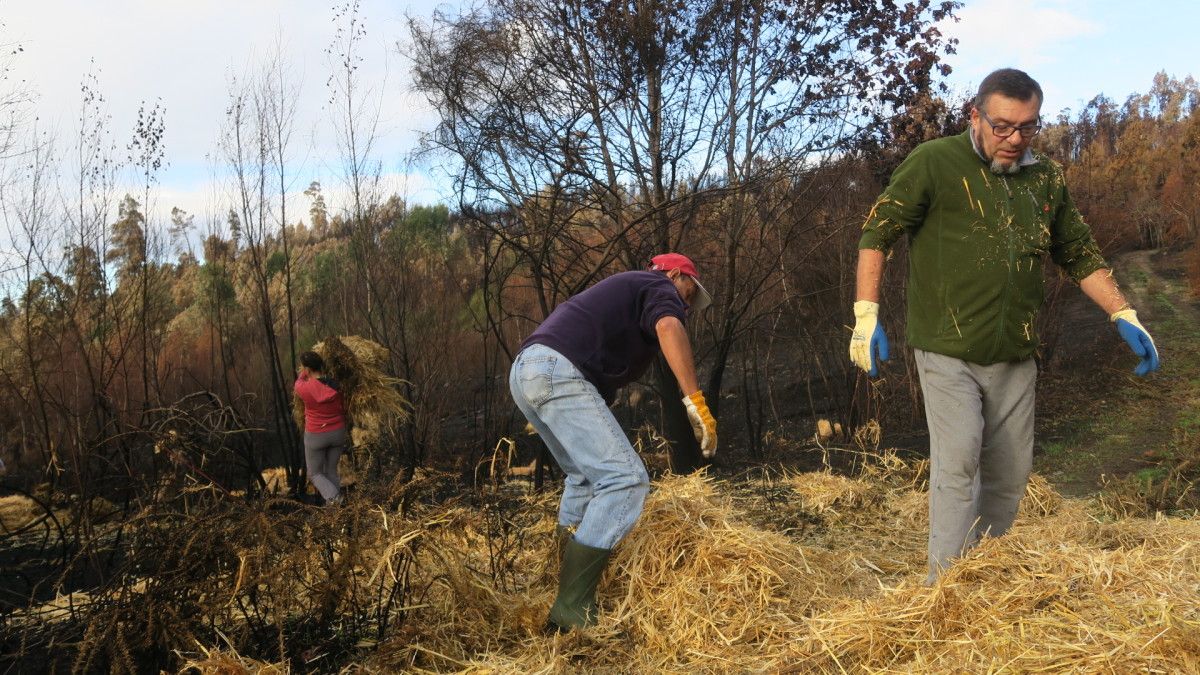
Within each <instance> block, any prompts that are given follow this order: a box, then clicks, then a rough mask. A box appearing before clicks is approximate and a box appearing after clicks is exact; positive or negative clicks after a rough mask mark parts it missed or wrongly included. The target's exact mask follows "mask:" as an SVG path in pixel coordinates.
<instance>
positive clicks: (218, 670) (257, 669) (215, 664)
mask: <svg viewBox="0 0 1200 675" xmlns="http://www.w3.org/2000/svg"><path fill="white" fill-rule="evenodd" d="M180 672H183V673H199V674H200V675H286V674H287V673H289V672H291V671H290V669H289V668H287V667H286V666H285V665H282V664H278V663H267V662H265V661H258V660H256V659H251V658H246V657H244V656H242V655H240V654H238V653H237V652H235V651H216V650H212V651H210V650H204V655H203V656H199V657H196V658H192V659H188V660H187V661H186V662H184V664H183V667H182V668H180Z"/></svg>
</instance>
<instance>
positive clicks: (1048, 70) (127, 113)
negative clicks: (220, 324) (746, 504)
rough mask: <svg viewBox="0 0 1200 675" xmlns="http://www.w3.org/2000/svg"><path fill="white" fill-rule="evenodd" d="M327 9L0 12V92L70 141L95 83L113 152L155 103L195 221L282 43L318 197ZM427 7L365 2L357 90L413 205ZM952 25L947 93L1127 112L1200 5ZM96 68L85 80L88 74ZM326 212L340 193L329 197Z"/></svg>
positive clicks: (1184, 68) (151, 3)
mask: <svg viewBox="0 0 1200 675" xmlns="http://www.w3.org/2000/svg"><path fill="white" fill-rule="evenodd" d="M333 4H334V3H331V2H329V0H321V1H320V2H315V1H313V0H290V1H289V0H203V1H201V2H196V1H186V2H185V1H182V0H104V1H103V2H95V1H94V0H93V1H84V0H70V1H67V0H38V1H37V2H25V1H22V2H16V1H14V0H0V21H3V24H4V26H3V28H2V29H0V35H2V38H0V43H3V44H13V43H19V44H20V45H21V46H22V47H23V48H24V50H25V51H24V52H23V53H21V54H20V55H19V57H18V59H17V60H16V62H15V63H14V64H13V65H14V68H13V71H12V73H11V74H10V77H15V78H16V79H18V80H25V81H26V82H27V84H28V86H29V87H30V88H31V89H32V90H33V91H35V92H36V93H37V94H38V97H39V98H38V102H37V115H38V118H39V122H38V123H39V125H41V126H42V127H43V128H50V129H57V130H58V131H59V132H61V133H63V134H69V133H70V132H71V130H72V128H73V125H74V118H75V115H76V114H77V111H78V92H79V83H80V81H81V79H82V76H83V74H84V73H85V72H87V71H88V70H89V69H93V68H94V69H95V71H96V72H97V75H98V78H99V82H100V86H101V89H102V91H103V92H104V94H105V95H106V97H107V99H108V101H109V104H110V112H111V114H112V118H113V119H112V125H113V130H114V135H115V137H116V138H117V140H118V143H119V145H121V146H123V145H124V143H125V142H126V141H127V139H128V137H129V135H130V131H131V129H132V126H133V120H134V119H135V116H136V113H137V108H138V105H139V104H140V103H141V102H142V101H146V102H148V104H150V105H153V103H154V102H155V101H156V100H161V102H162V104H163V105H164V106H165V107H166V110H167V134H166V145H167V157H168V161H169V162H170V166H169V168H168V169H166V170H165V171H164V172H163V173H162V175H161V183H160V186H161V187H160V195H159V199H158V204H159V210H160V211H162V212H166V211H169V210H170V207H171V206H172V205H179V206H182V207H183V208H185V209H187V210H188V211H190V212H192V213H194V214H197V215H198V216H202V215H203V213H204V211H205V209H206V208H209V206H208V205H210V204H211V203H212V202H213V199H212V189H211V187H210V185H209V184H208V181H209V178H208V176H209V169H208V168H207V164H206V160H205V155H206V154H208V153H212V152H213V151H214V148H215V142H216V139H217V135H218V130H219V125H220V123H221V120H222V118H223V111H224V107H225V103H226V100H227V99H226V91H227V83H228V80H229V78H230V77H231V76H232V75H242V74H245V73H246V72H247V71H248V69H249V66H250V64H252V63H255V62H256V60H258V59H260V58H261V57H262V55H263V54H264V53H265V52H267V51H269V50H270V49H271V46H272V44H274V43H276V42H278V43H279V44H280V45H281V50H282V52H283V54H284V56H285V59H286V60H287V61H288V62H289V63H290V66H291V67H292V68H293V70H294V72H295V73H296V76H297V80H298V81H300V82H301V100H302V104H301V106H300V110H299V111H298V114H299V120H298V123H297V137H298V140H297V142H296V146H295V148H294V149H293V152H292V155H293V161H294V162H295V163H296V166H297V185H296V189H297V191H300V190H303V189H304V187H305V186H307V184H308V181H309V180H313V179H317V180H322V181H323V182H325V184H326V185H330V184H332V183H334V182H335V181H336V178H335V177H336V170H335V168H334V167H331V166H327V165H322V164H321V163H320V162H319V161H318V160H316V159H313V158H315V157H331V156H333V153H332V152H331V150H330V148H331V146H332V143H333V140H332V138H330V137H329V135H328V132H327V131H322V130H323V129H327V128H328V123H327V122H326V120H327V119H328V117H327V115H328V111H326V110H325V109H324V104H325V99H326V96H327V92H326V89H325V80H326V78H327V77H328V74H329V64H328V60H327V57H326V55H325V53H324V48H325V47H326V46H327V45H328V44H329V42H330V40H331V38H332V34H333V24H332V14H331V11H330V8H331V6H332V5H333ZM438 4H440V3H438V2H436V0H420V1H418V2H410V3H405V2H394V1H392V2H389V1H386V0H363V1H362V14H363V16H364V17H365V19H366V22H367V28H368V38H367V42H366V48H365V51H364V58H365V61H364V64H363V76H364V80H365V81H367V82H373V83H376V84H377V87H378V89H377V91H376V92H375V93H376V95H377V96H378V102H379V105H380V109H381V111H382V112H383V118H382V120H381V131H382V132H383V135H382V137H381V140H380V144H379V146H378V153H377V156H378V157H379V158H380V159H381V160H382V161H383V171H384V172H385V174H387V176H388V178H389V180H390V181H391V183H390V184H389V187H390V189H393V190H396V191H399V192H400V193H401V194H403V195H405V196H406V197H408V198H409V199H410V200H412V201H414V202H425V203H430V202H435V201H439V200H443V199H447V198H448V195H446V194H445V193H444V192H442V191H441V190H440V188H439V187H438V182H437V181H435V180H431V179H430V178H429V174H428V170H427V169H425V168H422V167H412V166H409V165H407V164H406V163H405V162H404V158H405V156H406V155H407V153H408V151H409V150H411V149H412V148H413V146H414V144H415V141H416V138H417V134H418V133H419V132H420V131H421V130H424V129H428V128H431V127H432V125H433V124H434V117H433V115H432V113H431V111H430V110H429V109H428V108H427V107H426V106H425V105H424V104H423V102H422V101H421V100H420V99H419V98H418V97H416V96H415V95H413V94H412V93H411V92H410V87H409V81H408V67H409V66H408V64H407V63H405V62H404V61H403V60H402V59H401V57H400V56H399V55H398V54H397V53H396V49H395V45H396V42H397V41H398V40H403V39H404V38H405V35H406V33H407V29H406V26H405V21H404V17H405V15H408V14H411V15H413V16H417V17H428V16H429V15H430V14H431V13H432V11H433V9H434V7H435V6H437V5H438ZM958 15H959V17H960V21H958V22H956V23H948V24H946V25H945V26H944V29H945V31H946V32H947V33H949V34H951V35H954V36H956V37H958V38H959V40H960V44H959V50H958V54H956V55H954V56H951V57H949V59H948V60H949V63H950V64H951V65H952V66H953V67H954V73H953V74H952V76H951V77H950V80H949V81H950V84H951V85H952V86H953V87H954V88H956V89H957V90H958V91H960V92H964V93H965V92H969V91H971V90H973V89H974V87H975V86H976V85H977V84H978V82H979V80H980V79H982V77H983V76H984V75H986V74H987V73H988V72H989V71H991V70H992V69H994V68H997V67H1002V66H1016V67H1019V68H1022V69H1025V70H1027V71H1029V72H1030V74H1032V75H1033V76H1034V77H1035V78H1037V79H1038V80H1039V81H1040V82H1041V83H1042V85H1043V88H1044V90H1045V92H1046V102H1045V106H1044V108H1043V111H1044V112H1045V113H1046V114H1047V116H1053V115H1056V114H1057V113H1058V111H1059V110H1061V109H1063V108H1071V109H1074V110H1078V109H1080V108H1081V107H1082V106H1083V105H1084V104H1085V103H1086V102H1087V101H1088V100H1089V99H1091V98H1092V97H1093V96H1095V95H1096V94H1099V93H1101V92H1103V93H1105V94H1107V95H1108V96H1110V97H1112V98H1114V99H1117V100H1118V101H1120V100H1123V99H1124V98H1125V97H1126V96H1127V95H1129V94H1130V93H1133V92H1145V91H1146V90H1148V89H1149V87H1150V85H1151V82H1152V78H1153V76H1154V74H1155V73H1156V72H1158V71H1160V70H1165V71H1166V72H1167V73H1168V74H1170V75H1172V76H1174V77H1178V78H1183V77H1185V76H1187V75H1193V76H1195V75H1200V59H1197V58H1196V56H1197V54H1200V49H1198V48H1197V45H1196V42H1197V40H1196V38H1195V36H1194V35H1193V33H1194V31H1195V27H1196V26H1197V25H1200V2H1194V1H1185V0H1160V1H1153V2H1141V3H1132V2H1128V1H1125V2H1118V1H1115V0H1040V1H1035V0H967V2H966V3H965V5H964V7H963V8H962V9H961V10H960V11H959V13H958ZM92 64H94V66H93V65H92ZM333 199H334V201H336V193H335V195H333Z"/></svg>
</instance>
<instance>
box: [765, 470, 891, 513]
mask: <svg viewBox="0 0 1200 675" xmlns="http://www.w3.org/2000/svg"><path fill="white" fill-rule="evenodd" d="M787 483H789V484H790V485H791V488H792V490H793V491H794V492H795V493H796V496H797V497H799V499H800V508H802V509H804V510H805V511H809V512H812V513H813V514H816V515H827V516H834V517H836V516H838V515H840V513H841V512H843V511H845V510H847V509H854V508H861V507H862V506H865V505H866V504H867V503H868V502H870V501H873V500H874V499H876V498H877V497H878V490H877V489H876V486H875V485H874V484H872V483H869V482H867V481H865V480H862V479H858V478H848V477H846V476H842V475H839V474H835V473H831V472H828V471H820V472H813V473H801V474H797V475H795V476H792V477H790V478H789V479H788V480H787Z"/></svg>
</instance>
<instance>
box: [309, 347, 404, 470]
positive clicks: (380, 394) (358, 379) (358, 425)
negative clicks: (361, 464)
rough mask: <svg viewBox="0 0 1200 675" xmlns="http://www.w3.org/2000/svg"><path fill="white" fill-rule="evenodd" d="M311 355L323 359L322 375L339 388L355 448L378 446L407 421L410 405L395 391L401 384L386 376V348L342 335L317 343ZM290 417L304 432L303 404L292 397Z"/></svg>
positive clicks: (397, 380) (397, 379)
mask: <svg viewBox="0 0 1200 675" xmlns="http://www.w3.org/2000/svg"><path fill="white" fill-rule="evenodd" d="M313 351H314V352H316V353H318V354H320V355H321V358H322V359H324V361H325V373H326V374H327V375H329V376H330V377H332V378H334V379H335V380H337V381H338V384H339V386H340V387H341V392H342V398H343V401H345V404H346V414H347V415H348V416H349V418H350V421H351V429H350V440H351V442H352V443H353V445H354V447H356V448H369V447H374V446H377V445H378V444H379V443H380V441H381V440H382V439H383V438H384V436H385V434H386V433H387V432H388V431H389V430H394V429H395V428H397V427H398V426H400V425H401V424H403V423H404V422H405V421H406V420H407V419H408V411H409V403H408V401H407V400H405V398H404V396H402V395H401V394H400V392H399V390H398V387H399V385H401V384H402V383H403V382H404V381H403V380H401V379H400V378H398V377H393V376H391V375H389V374H388V372H387V371H388V367H389V357H388V350H387V348H386V347H383V346H382V345H380V344H378V343H376V342H372V341H370V340H367V339H365V338H361V337H358V336H356V335H343V336H341V337H336V336H335V337H330V338H328V339H326V340H325V341H323V342H318V343H317V344H316V345H314V346H313ZM293 416H294V418H295V421H296V424H297V425H298V426H299V427H300V428H301V429H303V428H304V403H303V402H302V401H301V400H300V399H299V397H295V396H294V397H293Z"/></svg>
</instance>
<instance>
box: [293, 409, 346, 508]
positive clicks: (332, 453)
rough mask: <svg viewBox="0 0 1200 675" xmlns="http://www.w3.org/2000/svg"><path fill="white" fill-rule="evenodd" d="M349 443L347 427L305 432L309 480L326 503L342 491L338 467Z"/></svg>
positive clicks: (305, 451) (305, 457)
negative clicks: (339, 460)
mask: <svg viewBox="0 0 1200 675" xmlns="http://www.w3.org/2000/svg"><path fill="white" fill-rule="evenodd" d="M349 441H350V438H349V435H348V434H347V433H346V427H342V428H341V429H334V430H333V431H322V432H312V431H306V432H304V463H305V464H307V465H308V480H309V481H311V482H312V484H313V487H315V488H317V492H320V493H321V496H322V497H324V498H325V501H329V500H331V499H333V498H334V497H337V496H338V494H339V493H340V492H341V490H342V484H341V481H340V480H339V479H338V473H337V465H338V459H339V458H341V456H342V451H343V450H345V449H346V445H347V444H348V443H349Z"/></svg>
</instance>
